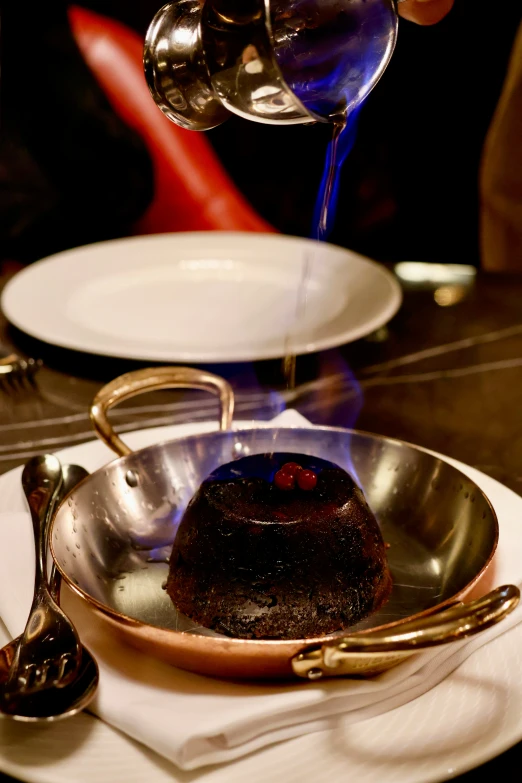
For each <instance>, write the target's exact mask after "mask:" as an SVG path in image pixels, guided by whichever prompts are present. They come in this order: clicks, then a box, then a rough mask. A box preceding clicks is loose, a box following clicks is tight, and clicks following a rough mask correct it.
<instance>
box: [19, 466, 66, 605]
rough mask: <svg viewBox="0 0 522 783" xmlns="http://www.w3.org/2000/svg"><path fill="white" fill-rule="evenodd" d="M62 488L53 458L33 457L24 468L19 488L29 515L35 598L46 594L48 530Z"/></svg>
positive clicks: (59, 469)
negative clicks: (31, 531)
mask: <svg viewBox="0 0 522 783" xmlns="http://www.w3.org/2000/svg"><path fill="white" fill-rule="evenodd" d="M61 485H62V467H61V464H60V461H59V460H58V459H57V458H56V457H55V456H53V455H52V454H44V455H41V456H38V457H34V458H33V459H31V460H30V461H29V462H28V463H27V464H26V465H25V467H24V470H23V473H22V487H23V490H24V494H25V497H26V499H27V503H28V505H29V510H30V512H31V520H32V523H33V531H34V539H35V546H36V552H35V555H36V562H35V594H36V593H39V592H41V591H47V574H46V563H47V530H48V525H49V520H50V518H51V515H52V511H53V508H54V504H55V499H56V497H57V494H58V492H59V491H60V488H61Z"/></svg>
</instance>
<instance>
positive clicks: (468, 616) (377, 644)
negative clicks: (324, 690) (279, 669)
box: [292, 585, 520, 680]
mask: <svg viewBox="0 0 522 783" xmlns="http://www.w3.org/2000/svg"><path fill="white" fill-rule="evenodd" d="M519 600H520V590H519V589H518V587H515V585H504V586H503V587H497V588H496V589H495V590H492V591H491V592H490V593H488V594H487V595H485V596H483V597H482V598H478V599H476V600H475V601H471V602H469V603H457V604H452V605H451V606H449V607H448V608H447V609H443V610H442V611H440V612H436V613H435V614H432V615H429V616H427V617H420V618H418V619H415V620H408V621H406V622H404V623H400V624H399V625H395V626H394V627H393V628H382V629H381V630H378V631H377V630H376V631H368V632H367V633H357V634H353V635H349V636H343V637H340V638H339V639H335V640H334V641H331V642H327V643H326V644H323V645H322V646H321V647H315V648H309V649H308V650H305V651H303V652H302V653H300V654H298V655H296V656H295V657H294V658H293V659H292V668H293V671H294V674H297V675H298V676H299V677H304V678H305V679H309V680H316V679H319V678H321V677H323V676H330V677H332V676H342V675H344V676H346V675H352V676H353V675H365V676H368V675H369V674H374V673H375V674H376V673H378V672H380V671H384V670H385V669H388V668H390V667H391V666H392V665H394V664H395V663H399V662H400V661H401V660H402V659H403V658H407V657H409V656H410V655H412V654H413V653H414V652H415V651H416V650H423V649H426V648H428V647H435V646H437V645H440V644H448V643H449V642H454V641H458V640H460V639H465V638H466V637H468V636H472V635H473V634H476V633H479V632H480V631H484V630H485V629H486V628H490V627H491V626H493V625H495V624H496V623H498V622H500V620H502V619H503V618H504V617H506V615H508V614H509V613H510V612H512V611H513V609H514V608H515V607H516V606H517V604H518V602H519Z"/></svg>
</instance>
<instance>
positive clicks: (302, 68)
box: [144, 0, 398, 130]
mask: <svg viewBox="0 0 522 783" xmlns="http://www.w3.org/2000/svg"><path fill="white" fill-rule="evenodd" d="M397 22H398V17H397V12H396V6H395V0H174V2H171V3H168V4H167V5H165V6H164V7H163V8H162V9H161V10H160V11H159V12H158V13H157V14H156V16H155V18H154V19H153V21H152V23H151V25H150V27H149V29H148V32H147V36H146V41H145V51H144V67H145V76H146V79H147V83H148V86H149V89H150V91H151V93H152V96H153V98H154V100H155V101H156V103H157V104H158V106H159V108H160V109H161V110H162V112H163V113H164V114H166V115H167V117H168V118H169V119H170V120H172V121H173V122H175V123H177V124H178V125H181V126H182V127H183V128H188V129H190V130H208V129H210V128H213V127H215V126H216V125H220V124H221V123H222V122H223V121H224V120H226V119H227V117H229V115H230V112H232V113H234V114H238V115H240V116H241V117H244V118H246V119H249V120H255V121H257V122H264V123H270V124H273V125H291V124H297V123H311V122H332V121H333V122H335V121H339V120H340V119H341V118H342V117H343V116H346V115H347V114H348V113H349V112H350V111H351V110H352V109H353V108H354V107H355V106H357V105H359V104H360V103H361V101H362V100H364V98H365V97H366V95H367V94H368V93H369V92H370V90H371V89H372V88H373V87H374V86H375V84H376V83H377V81H378V80H379V78H380V77H381V75H382V73H383V71H384V69H385V68H386V66H387V64H388V62H389V60H390V57H391V55H392V53H393V49H394V47H395V42H396V38H397V26H398V24H397Z"/></svg>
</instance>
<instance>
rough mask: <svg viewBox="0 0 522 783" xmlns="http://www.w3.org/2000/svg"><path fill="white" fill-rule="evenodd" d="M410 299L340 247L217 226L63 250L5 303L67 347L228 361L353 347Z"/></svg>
mask: <svg viewBox="0 0 522 783" xmlns="http://www.w3.org/2000/svg"><path fill="white" fill-rule="evenodd" d="M303 278H304V279H305V284H304V286H302V285H301V282H302V280H303ZM401 297H402V294H401V288H400V285H399V283H398V282H397V280H396V278H395V277H394V275H393V274H392V273H391V272H389V271H388V270H387V269H386V268H385V267H384V266H382V265H381V264H378V263H376V262H375V261H371V260H370V259H367V258H364V257H363V256H360V255H358V254H356V253H353V252H352V251H350V250H346V249H344V248H341V247H337V246H336V245H330V244H328V243H325V242H317V241H315V240H309V239H301V238H298V237H289V236H283V235H279V234H257V233H246V232H245V233H228V232H220V231H217V232H208V231H207V232H187V233H174V234H158V235H152V236H141V237H130V238H127V239H121V240H112V241H109V242H100V243H96V244H92V245H86V246H83V247H79V248H74V249H72V250H67V251H64V252H62V253H58V254H56V255H54V256H50V257H49V258H45V259H42V260H41V261H37V262H36V263H34V264H31V265H30V266H28V267H26V268H25V269H23V270H22V271H20V272H18V274H16V275H15V276H14V277H13V278H12V280H10V281H9V282H8V284H7V286H6V287H5V289H4V291H3V294H2V299H1V307H2V310H3V312H4V314H5V316H6V318H7V319H8V320H9V321H10V322H11V323H12V324H14V326H16V327H17V328H19V329H21V330H22V331H24V332H26V333H27V334H29V335H31V336H32V337H36V338H37V339H40V340H43V341H44V342H47V343H50V344H52V345H56V346H60V347H62V348H70V349H73V350H77V351H84V352H88V353H92V354H98V355H104V356H113V357H117V358H124V359H134V360H141V361H160V362H188V363H190V362H193V363H208V362H212V363H217V362H236V361H256V360H261V359H274V358H279V357H282V356H285V355H286V354H288V353H293V354H305V353H311V352H315V351H319V350H323V349H326V348H332V347H334V346H337V345H341V344H344V343H348V342H352V341H353V340H357V339H359V338H361V337H365V336H366V335H368V334H371V333H372V332H373V331H375V330H376V329H378V328H379V327H381V326H383V325H384V324H385V323H387V322H388V321H389V320H390V318H391V317H392V316H393V315H394V314H395V313H396V311H397V310H398V308H399V306H400V303H401Z"/></svg>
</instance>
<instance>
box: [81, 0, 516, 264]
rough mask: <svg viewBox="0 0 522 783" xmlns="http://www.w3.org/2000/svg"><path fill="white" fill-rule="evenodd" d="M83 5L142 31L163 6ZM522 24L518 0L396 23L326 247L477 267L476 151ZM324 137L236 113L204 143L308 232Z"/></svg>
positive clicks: (272, 210) (100, 0)
mask: <svg viewBox="0 0 522 783" xmlns="http://www.w3.org/2000/svg"><path fill="white" fill-rule="evenodd" d="M84 4H85V5H87V6H88V7H90V8H92V9H94V10H99V11H100V12H101V13H107V14H109V13H112V14H113V15H114V16H115V17H117V18H119V19H121V20H122V21H126V22H127V23H128V24H130V25H131V26H132V27H134V28H135V29H136V30H138V31H139V32H140V33H142V34H143V33H144V32H145V30H146V28H147V25H148V23H149V22H150V20H151V18H152V16H153V14H154V12H155V10H156V9H157V8H158V7H160V6H161V4H162V3H161V2H160V3H157V2H152V1H151V0H143V2H142V3H141V4H140V3H138V2H136V3H132V4H131V3H128V2H125V0H108V1H106V0H88V1H86V2H85V3H84ZM520 19H521V6H520V3H519V2H518V1H517V0H509V2H502V3H497V2H493V1H492V0H456V2H455V6H454V9H453V11H452V12H451V13H450V14H449V15H448V16H447V17H446V19H444V20H443V21H442V22H440V23H439V24H437V25H434V26H432V27H419V26H418V25H414V24H412V23H410V22H406V21H404V20H401V21H400V29H399V38H398V44H397V48H396V50H395V54H394V56H393V58H392V61H391V63H390V65H389V67H388V68H387V70H386V72H385V74H384V76H383V78H382V79H381V81H380V83H379V84H378V85H377V87H376V88H375V89H374V91H373V92H372V93H371V94H370V96H369V98H368V100H367V102H366V105H365V107H364V108H363V110H362V112H361V117H360V123H359V132H358V136H357V142H356V145H355V147H354V149H353V151H352V153H351V155H350V157H349V158H348V160H347V162H346V163H345V165H344V170H343V176H342V186H341V191H340V198H339V207H338V215H337V220H336V226H335V229H334V232H333V234H332V235H331V237H330V240H331V241H332V242H335V243H337V244H340V245H343V246H348V247H350V248H352V249H354V250H358V251H360V252H362V253H365V254H367V255H369V256H371V257H374V258H377V259H379V260H388V261H394V260H423V261H442V262H454V263H471V264H474V265H478V264H479V248H478V216H479V194H478V173H479V168H480V159H481V152H482V147H483V143H484V139H485V136H486V132H487V129H488V126H489V123H490V121H491V117H492V115H493V112H494V109H495V106H496V103H497V101H498V98H499V96H500V91H501V88H502V83H503V80H504V76H505V73H506V67H507V63H508V60H509V55H510V51H511V46H512V43H513V39H514V36H515V33H516V31H517V27H518V24H519V22H520ZM330 133H331V131H330V128H329V127H327V126H322V125H314V126H289V127H277V126H268V125H261V124H258V123H254V122H248V121H246V120H243V119H241V118H236V117H233V118H232V119H230V120H228V121H227V122H226V123H224V124H223V125H221V126H220V127H218V128H216V129H214V130H212V131H210V132H209V138H210V139H211V141H212V143H213V145H214V147H215V149H216V150H217V152H218V153H219V155H220V157H221V159H222V160H223V162H224V163H225V165H226V167H227V169H228V171H229V172H230V174H231V175H232V177H233V178H234V180H235V181H236V182H237V184H238V185H239V187H240V188H241V190H242V191H243V192H244V193H245V194H246V196H247V197H248V199H249V200H250V202H251V203H252V204H253V205H254V206H255V207H256V208H257V209H258V211H259V212H260V213H261V214H262V215H263V216H264V217H266V218H267V219H268V220H269V221H270V222H271V223H272V224H273V225H274V226H276V227H277V228H278V229H279V230H281V231H283V232H285V233H289V234H297V235H300V236H308V235H309V233H310V226H311V219H312V212H313V207H314V203H315V196H316V192H317V188H318V185H319V182H320V179H321V172H322V166H323V163H324V154H325V149H326V145H327V143H328V140H329V138H330Z"/></svg>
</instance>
